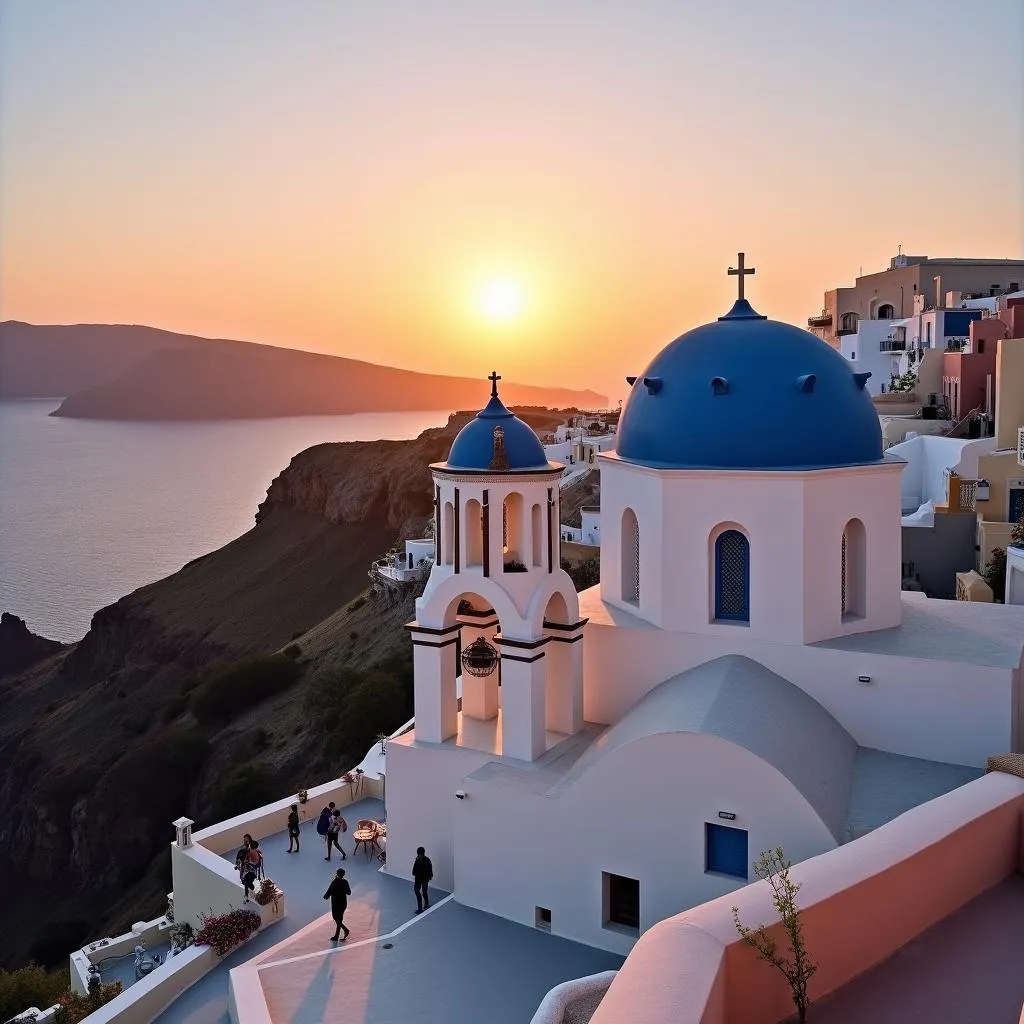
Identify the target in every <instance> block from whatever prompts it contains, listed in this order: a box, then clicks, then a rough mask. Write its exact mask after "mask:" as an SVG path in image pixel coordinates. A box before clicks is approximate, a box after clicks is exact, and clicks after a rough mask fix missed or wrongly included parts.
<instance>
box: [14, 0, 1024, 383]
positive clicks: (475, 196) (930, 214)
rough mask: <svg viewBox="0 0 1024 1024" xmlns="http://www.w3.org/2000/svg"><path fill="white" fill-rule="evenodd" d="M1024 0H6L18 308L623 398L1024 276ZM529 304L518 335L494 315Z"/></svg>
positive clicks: (46, 319) (36, 318) (56, 318)
mask: <svg viewBox="0 0 1024 1024" xmlns="http://www.w3.org/2000/svg"><path fill="white" fill-rule="evenodd" d="M1022 36H1024V4H1021V3H1020V0H975V2H974V3H972V4H970V5H966V4H964V3H963V2H962V0H860V2H857V3H853V2H846V0H834V2H833V0H829V2H821V0H743V2H740V0H715V2H712V0H674V2H670V0H664V2H658V0H630V2H629V3H626V2H625V0H621V2H617V3H610V2H601V0H588V2H582V0H561V2H559V3H558V4H552V3H550V2H535V0H516V2H487V0H466V2H445V3H441V2H429V0H407V2H398V0H374V2H373V3H369V4H356V3H352V2H342V0H303V2H301V3H277V2H271V0H175V2H173V3H157V2H156V0H153V2H149V0H146V2H139V0H88V2H83V0H0V157H2V162H0V318H3V319H20V320H28V321H31V322H35V323H76V322H120V323H145V324H151V325H153V326H157V327H164V328H167V329H170V330H178V331H184V332H187V333H194V334H200V335H207V336H211V337H233V338H243V339H246V340H251V341H262V342H269V343H274V344H281V345H288V346H293V347H297V348H306V349H310V350H314V351H322V352H331V353H336V354H339V355H349V356H355V357H359V358H365V359H369V360H372V361H374V362H382V363H389V364H392V365H397V366H404V367H409V368H411V369H419V370H429V371H437V372H444V373H459V374H468V375H481V376H482V375H484V374H486V373H487V372H489V371H490V370H491V368H492V366H496V367H497V368H498V369H499V371H500V372H502V373H503V374H504V375H505V376H506V378H508V379H516V380H522V381H526V382H531V383H542V384H560V385H567V386H572V385H579V386H588V387H594V388H596V389H598V390H600V391H603V392H605V393H608V394H609V395H610V396H611V397H612V398H613V399H615V398H617V397H621V395H622V393H623V391H624V385H623V384H622V378H623V376H624V375H625V374H626V373H638V372H640V371H641V370H642V369H643V366H644V365H645V364H646V362H647V361H648V360H649V359H650V358H651V357H652V356H653V355H654V354H655V353H656V352H657V351H658V349H660V348H661V347H662V346H663V345H664V343H665V342H667V341H668V340H670V339H671V338H673V337H675V336H676V335H678V334H679V333H681V332H682V331H684V330H686V329H687V328H689V327H691V326H693V325H695V324H697V323H700V322H703V321H705V320H707V319H710V318H713V317H715V316H718V315H720V314H721V313H722V312H724V311H725V310H726V309H727V308H728V305H729V303H730V300H731V298H732V296H733V295H734V294H735V279H728V278H727V277H726V276H725V269H726V267H727V266H728V265H729V264H730V263H731V262H734V261H735V254H736V252H737V250H739V249H743V250H745V251H746V252H747V254H748V259H749V262H750V263H752V264H753V265H754V266H756V267H757V275H756V277H755V278H754V279H753V281H748V295H749V296H750V297H751V298H752V300H753V302H754V304H755V306H757V308H758V309H759V310H760V311H761V312H763V313H767V314H768V315H769V316H772V317H774V318H777V319H784V320H790V321H792V322H795V323H798V324H803V323H805V322H806V318H807V316H808V315H810V314H812V313H814V312H816V311H817V310H818V309H820V308H821V300H822V293H823V292H824V290H825V289H826V288H829V287H834V286H836V285H839V284H845V283H852V279H853V277H854V276H855V275H856V274H857V272H858V268H859V267H863V268H864V270H865V271H869V270H875V269H882V268H883V267H884V266H885V265H886V263H887V260H888V259H889V257H890V256H892V255H894V254H895V253H896V249H897V246H898V245H902V246H903V251H904V252H911V253H923V254H928V255H932V256H975V257H978V256H987V257H1016V258H1020V257H1022V256H1024V237H1022V236H1024V228H1022V225H1024V186H1022V182H1024V109H1022V104H1024V101H1022V96H1024V70H1022V68H1024V57H1022V45H1021V40H1022ZM496 280H497V281H499V282H501V281H509V282H513V283H515V284H516V286H517V288H518V289H519V291H520V293H521V300H522V305H523V309H522V314H521V315H520V316H517V317H513V318H512V319H510V320H507V321H500V320H499V321H496V320H494V319H492V318H490V317H488V316H487V315H486V311H485V310H482V309H481V308H480V307H481V294H482V291H483V292H486V289H487V287H488V283H489V282H494V281H496Z"/></svg>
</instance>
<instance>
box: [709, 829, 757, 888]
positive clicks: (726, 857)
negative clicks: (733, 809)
mask: <svg viewBox="0 0 1024 1024" xmlns="http://www.w3.org/2000/svg"><path fill="white" fill-rule="evenodd" d="M704 870H705V871H712V872H714V873H715V874H717V875H732V876H733V878H746V877H747V830H746V829H743V828H730V827H729V826H727V825H712V824H711V822H706V823H705V825H704Z"/></svg>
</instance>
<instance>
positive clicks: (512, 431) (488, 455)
mask: <svg viewBox="0 0 1024 1024" xmlns="http://www.w3.org/2000/svg"><path fill="white" fill-rule="evenodd" d="M445 468H446V469H456V470H469V471H471V472H474V473H486V472H491V473H522V472H527V471H531V470H540V469H548V468H549V466H548V460H547V456H546V455H545V454H544V446H543V445H542V444H541V443H540V438H539V437H537V435H536V434H535V433H534V431H533V428H532V427H531V426H529V425H528V424H526V423H524V422H523V421H522V420H521V419H519V417H518V416H513V415H512V413H510V412H509V411H508V409H506V408H505V406H504V404H503V403H502V401H501V399H500V398H499V397H498V385H497V379H495V380H494V381H493V382H492V388H491V400H490V401H489V402H488V403H487V405H486V406H485V407H484V408H483V409H482V410H481V411H480V412H478V413H477V414H476V416H475V417H474V418H473V419H471V420H470V421H469V422H468V423H467V424H466V425H465V426H464V427H463V428H462V429H461V430H460V431H459V433H458V435H457V436H456V438H455V441H454V443H453V444H452V449H451V451H450V452H449V453H448V461H447V463H445Z"/></svg>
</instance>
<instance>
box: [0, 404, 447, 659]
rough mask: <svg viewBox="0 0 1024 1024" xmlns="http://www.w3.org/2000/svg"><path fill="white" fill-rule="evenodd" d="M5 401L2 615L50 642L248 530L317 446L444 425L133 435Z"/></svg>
mask: <svg viewBox="0 0 1024 1024" xmlns="http://www.w3.org/2000/svg"><path fill="white" fill-rule="evenodd" d="M59 404H60V403H59V400H56V399H52V400H37V399H33V400H30V401H7V402H0V611H9V612H13V613H14V614H15V615H19V616H21V618H23V619H25V620H26V621H27V623H28V626H29V628H30V629H31V630H32V631H33V632H36V633H40V634H42V635H43V636H47V637H50V638H51V639H54V640H63V641H70V640H77V639H79V638H81V637H82V636H83V635H84V634H85V633H86V631H87V630H88V628H89V621H90V619H91V618H92V615H93V612H95V611H96V610H97V609H99V608H102V607H103V606H104V605H107V604H110V603H112V602H113V601H116V600H117V599H118V598H119V597H122V596H123V595H125V594H127V593H129V592H131V591H132V590H135V589H136V588H137V587H141V586H143V585H144V584H146V583H151V582H153V581H154V580H158V579H160V578H162V577H164V576H167V575H168V574H170V573H172V572H175V571H176V570H178V569H180V568H181V567H182V566H183V565H184V564H185V563H186V562H188V561H191V560H192V559H193V558H196V557H198V556H199V555H203V554H206V553H207V552H208V551H212V550H214V549H215V548H218V547H220V546H221V545H223V544H226V543H227V542H228V541H230V540H233V539H234V538H235V537H237V536H239V535H240V534H242V533H244V532H245V531H246V530H248V529H250V528H251V527H252V525H253V521H254V520H253V517H254V515H255V512H256V507H257V505H259V503H260V502H261V501H262V500H263V498H264V496H265V495H266V492H267V488H268V487H269V485H270V481H271V480H272V479H273V478H274V477H275V476H276V475H277V474H278V473H280V472H281V470H283V469H284V468H285V466H287V465H288V462H289V461H290V459H291V458H292V456H294V455H296V454H298V453H299V452H300V451H302V450H303V449H305V448H309V447H310V446H311V445H315V444H320V443H322V442H324V441H373V440H377V439H384V440H402V439H406V438H412V437H416V436H417V435H418V434H419V433H420V432H421V431H423V430H425V429H426V428H427V427H433V426H441V425H443V424H444V423H445V422H446V420H447V419H448V413H447V412H401V413H359V414H356V415H353V416H295V417H288V418H283V419H268V420H229V421H218V422H201V423H194V422H190V423H165V422H160V423H136V422H121V421H105V420H77V419H65V418H63V417H52V416H50V415H49V413H50V412H51V411H52V410H53V409H55V408H56V407H57V405H59Z"/></svg>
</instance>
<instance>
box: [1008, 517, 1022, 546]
mask: <svg viewBox="0 0 1024 1024" xmlns="http://www.w3.org/2000/svg"><path fill="white" fill-rule="evenodd" d="M1010 544H1011V545H1013V547H1015V548H1024V515H1022V516H1021V517H1020V519H1018V520H1017V522H1016V523H1014V525H1013V529H1012V530H1011V531H1010Z"/></svg>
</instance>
